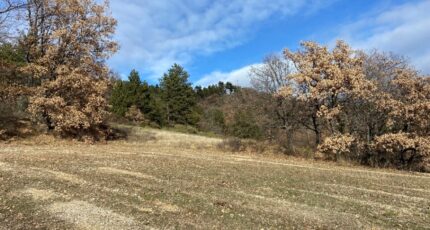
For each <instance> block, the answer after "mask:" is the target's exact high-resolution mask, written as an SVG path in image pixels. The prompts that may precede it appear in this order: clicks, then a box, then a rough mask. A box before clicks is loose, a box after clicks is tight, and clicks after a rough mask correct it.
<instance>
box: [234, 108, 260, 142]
mask: <svg viewBox="0 0 430 230" xmlns="http://www.w3.org/2000/svg"><path fill="white" fill-rule="evenodd" d="M228 129H229V133H230V134H231V135H232V136H234V137H238V138H249V139H259V138H261V137H262V135H263V133H262V131H261V129H260V127H259V126H258V125H257V124H256V122H255V120H254V119H253V117H252V116H251V115H250V114H247V113H245V112H238V113H237V114H235V116H234V121H233V124H232V125H231V126H230V127H229V128H228Z"/></svg>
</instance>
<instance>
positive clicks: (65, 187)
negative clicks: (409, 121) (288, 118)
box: [0, 128, 430, 229]
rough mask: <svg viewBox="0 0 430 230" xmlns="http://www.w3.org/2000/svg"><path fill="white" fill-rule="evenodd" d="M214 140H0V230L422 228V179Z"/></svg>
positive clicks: (137, 132)
mask: <svg viewBox="0 0 430 230" xmlns="http://www.w3.org/2000/svg"><path fill="white" fill-rule="evenodd" d="M48 139H49V138H48ZM219 142H220V140H218V139H211V138H206V137H199V136H191V135H185V134H178V133H170V132H165V131H154V130H144V129H137V128H136V129H134V130H133V136H132V138H131V139H130V140H129V141H118V142H112V143H109V144H99V145H92V146H91V145H85V144H79V143H74V144H73V143H70V142H65V141H47V140H45V139H44V138H39V139H37V138H36V139H34V140H29V141H19V142H12V143H9V144H5V143H4V144H0V229H65V228H68V229H70V228H75V229H166V228H169V229H170V228H180V229H194V228H197V229H201V228H205V229H207V228H214V229H274V228H276V229H285V228H287V229H290V228H307V229H309V228H317V229H321V228H323V229H327V228H328V229H332V228H339V229H356V228H360V229H361V228H365V229H370V228H372V229H393V228H402V229H404V228H412V229H426V228H427V229H429V228H430V175H428V174H419V173H407V172H400V171H395V170H376V169H367V168H363V167H341V166H336V165H333V164H327V163H319V162H312V161H303V160H297V159H287V158H283V157H282V158H281V157H278V158H276V157H275V156H260V155H256V154H254V155H253V154H242V155H240V154H233V153H226V152H224V153H223V152H221V151H220V150H218V149H217V148H216V146H217V144H218V143H219Z"/></svg>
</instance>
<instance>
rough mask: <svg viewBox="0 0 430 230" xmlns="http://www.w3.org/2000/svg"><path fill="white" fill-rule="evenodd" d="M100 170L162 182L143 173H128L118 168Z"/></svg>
mask: <svg viewBox="0 0 430 230" xmlns="http://www.w3.org/2000/svg"><path fill="white" fill-rule="evenodd" d="M98 170H99V171H101V172H104V173H109V174H120V175H126V176H133V177H138V178H143V179H149V180H154V181H161V180H160V179H158V178H157V177H154V176H151V175H147V174H143V173H139V172H133V171H128V170H123V169H116V168H111V167H100V168H98Z"/></svg>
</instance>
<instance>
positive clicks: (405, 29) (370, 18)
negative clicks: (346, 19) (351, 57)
mask: <svg viewBox="0 0 430 230" xmlns="http://www.w3.org/2000/svg"><path fill="white" fill-rule="evenodd" d="M429 12H430V1H428V0H422V1H418V2H417V1H411V2H409V3H406V4H403V5H399V6H395V7H392V8H390V9H388V10H385V11H383V12H377V13H373V14H371V15H367V16H366V17H363V18H362V19H361V20H360V21H358V22H356V23H351V24H347V25H344V26H343V27H342V29H341V33H340V34H339V35H338V36H337V38H340V39H344V40H346V41H348V42H349V43H351V45H352V46H353V47H354V48H359V49H365V50H370V49H375V48H376V49H378V50H382V51H389V52H394V53H396V54H400V55H403V56H405V57H407V58H409V60H410V61H411V62H412V64H413V65H414V66H415V67H416V68H417V69H418V70H421V71H422V72H423V73H425V74H430V46H428V41H430V16H429V15H430V13H429Z"/></svg>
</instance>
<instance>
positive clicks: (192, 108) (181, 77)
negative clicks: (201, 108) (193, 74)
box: [160, 64, 198, 125]
mask: <svg viewBox="0 0 430 230" xmlns="http://www.w3.org/2000/svg"><path fill="white" fill-rule="evenodd" d="M188 78H189V74H188V73H187V72H186V71H185V70H184V68H183V67H181V66H180V65H178V64H174V65H173V66H172V67H171V68H170V69H169V71H168V73H165V74H164V76H163V78H162V79H161V81H160V88H161V98H162V100H163V103H164V108H165V112H166V121H167V123H168V124H169V125H172V124H190V125H194V124H195V123H197V121H198V114H197V109H196V95H195V93H194V91H193V88H192V87H191V83H189V82H188Z"/></svg>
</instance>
